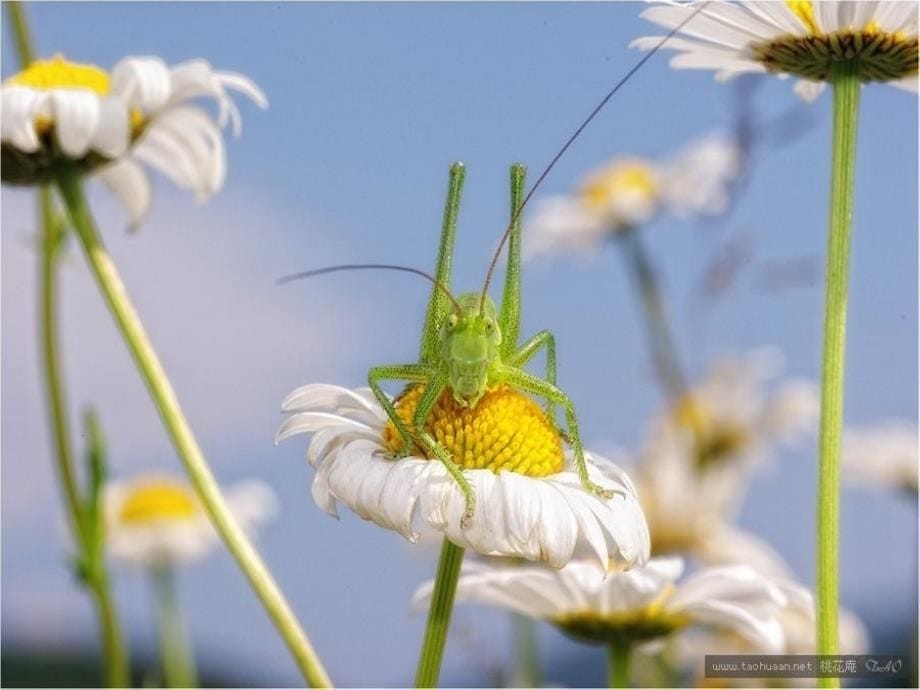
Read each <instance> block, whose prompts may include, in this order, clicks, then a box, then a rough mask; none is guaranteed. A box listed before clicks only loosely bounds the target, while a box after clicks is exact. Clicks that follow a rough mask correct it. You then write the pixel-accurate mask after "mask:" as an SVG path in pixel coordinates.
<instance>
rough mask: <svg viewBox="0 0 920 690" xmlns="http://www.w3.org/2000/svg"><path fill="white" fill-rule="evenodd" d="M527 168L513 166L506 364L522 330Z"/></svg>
mask: <svg viewBox="0 0 920 690" xmlns="http://www.w3.org/2000/svg"><path fill="white" fill-rule="evenodd" d="M526 176H527V168H526V167H525V166H524V165H522V164H520V163H515V164H514V165H512V166H511V173H510V177H511V219H512V221H513V222H512V224H511V235H510V237H509V238H508V263H507V269H506V271H505V287H504V290H503V292H502V304H501V311H500V312H499V322H498V325H499V328H500V329H501V333H502V344H501V346H500V349H499V352H500V353H501V355H502V359H503V360H504V361H507V360H508V359H509V358H510V357H511V355H512V354H513V353H514V351H515V350H516V349H517V342H518V336H519V335H520V331H521V216H520V213H519V210H520V208H521V203H523V201H524V184H525V180H526Z"/></svg>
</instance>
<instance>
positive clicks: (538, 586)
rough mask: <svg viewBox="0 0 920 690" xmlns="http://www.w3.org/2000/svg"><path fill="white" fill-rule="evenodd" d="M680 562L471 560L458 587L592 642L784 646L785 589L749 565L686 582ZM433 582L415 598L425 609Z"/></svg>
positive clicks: (463, 596)
mask: <svg viewBox="0 0 920 690" xmlns="http://www.w3.org/2000/svg"><path fill="white" fill-rule="evenodd" d="M683 570H684V563H683V561H682V560H681V559H680V558H653V559H651V560H650V561H649V562H648V563H647V564H646V565H645V566H644V567H636V568H633V569H631V570H626V571H622V570H617V569H614V570H610V571H605V570H604V569H601V568H598V567H597V565H596V564H595V563H593V562H585V561H572V562H571V563H569V564H568V565H567V566H565V567H564V568H562V569H560V570H550V569H548V568H543V567H539V566H531V565H526V566H507V565H494V564H484V563H478V562H468V563H466V564H465V565H464V566H463V570H462V571H461V575H460V579H459V581H458V583H457V595H456V600H457V601H473V602H477V603H480V604H486V605H490V606H497V607H499V608H504V609H509V610H511V611H514V612H516V613H519V614H521V615H524V616H529V617H532V618H537V619H540V620H545V621H547V622H550V623H552V624H553V625H555V626H557V627H558V628H560V629H561V630H562V631H564V632H566V633H567V634H570V635H572V636H574V637H577V638H579V639H582V640H586V641H588V642H596V643H607V642H611V641H614V640H617V641H622V640H627V641H629V642H632V643H639V644H643V643H650V642H653V641H660V640H661V639H662V638H666V637H668V636H670V635H673V634H675V633H679V632H682V631H684V630H687V629H689V628H692V627H696V626H704V627H713V628H716V629H719V630H728V631H731V632H732V633H734V634H736V635H739V636H741V637H742V638H744V639H746V640H748V641H750V643H751V644H754V645H757V646H758V647H762V648H766V649H772V650H776V651H777V652H778V651H779V650H780V649H782V647H783V642H784V640H783V633H782V629H781V627H780V625H779V622H778V620H777V618H776V612H777V611H778V610H779V609H780V608H781V607H782V606H784V605H785V604H786V599H785V596H784V595H783V593H782V591H781V590H780V589H779V588H778V587H776V586H774V585H773V584H772V583H771V582H770V581H769V580H768V579H766V578H764V577H763V576H761V575H759V574H758V573H757V572H756V571H755V570H754V569H753V568H749V567H746V566H726V567H722V568H707V569H704V570H700V571H697V572H695V573H693V574H692V575H689V576H688V577H686V578H685V579H683V580H682V581H680V580H681V575H682V574H683ZM432 588H433V583H431V582H429V583H427V584H425V585H423V586H422V587H421V588H419V590H418V591H417V592H416V593H415V597H414V598H413V605H414V606H415V607H417V608H421V606H422V605H424V604H425V603H426V602H427V600H428V599H429V598H430V597H431V592H432Z"/></svg>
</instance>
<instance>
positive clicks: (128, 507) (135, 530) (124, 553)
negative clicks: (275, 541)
mask: <svg viewBox="0 0 920 690" xmlns="http://www.w3.org/2000/svg"><path fill="white" fill-rule="evenodd" d="M225 496H226V499H227V504H228V506H229V507H230V510H231V511H232V512H233V515H234V517H235V518H236V519H237V521H238V522H239V524H240V526H241V527H242V528H243V529H244V530H245V531H247V532H253V531H254V530H255V528H256V527H257V526H258V525H260V524H261V523H263V522H266V521H267V520H269V519H271V518H272V517H273V516H274V515H275V513H276V512H277V501H276V499H275V495H274V494H273V493H272V491H271V489H270V488H269V487H268V486H266V485H265V484H263V483H262V482H259V481H245V482H241V483H239V484H236V485H234V486H231V487H228V488H227V489H226V491H225ZM103 510H104V515H105V530H106V540H105V541H106V547H107V548H108V550H109V553H111V555H112V556H113V557H114V558H116V559H118V560H120V561H122V562H124V563H127V564H129V565H135V566H144V567H156V566H165V565H171V564H177V563H186V562H190V561H194V560H198V559H200V558H202V557H203V556H205V555H206V554H207V553H209V552H210V551H211V550H213V549H215V548H216V547H218V546H219V544H220V540H219V538H218V535H217V533H216V532H215V531H214V527H213V526H212V525H211V521H210V520H209V519H208V516H207V514H206V513H205V510H204V507H203V506H202V505H201V502H200V501H199V500H198V497H197V496H196V495H195V492H194V491H193V490H192V488H191V487H190V486H189V485H188V484H187V483H186V482H185V481H183V480H182V479H180V478H178V477H174V476H172V475H168V474H146V475H141V476H138V477H134V478H133V479H130V480H124V481H112V482H110V483H109V484H107V485H106V487H105V494H104V498H103Z"/></svg>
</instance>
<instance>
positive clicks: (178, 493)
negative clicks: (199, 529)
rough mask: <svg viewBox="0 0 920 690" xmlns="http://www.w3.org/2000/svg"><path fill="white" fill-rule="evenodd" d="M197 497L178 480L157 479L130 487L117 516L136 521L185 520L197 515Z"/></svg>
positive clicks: (138, 522)
mask: <svg viewBox="0 0 920 690" xmlns="http://www.w3.org/2000/svg"><path fill="white" fill-rule="evenodd" d="M198 512H199V504H198V500H197V498H196V497H195V496H194V495H193V494H192V493H191V491H189V490H188V489H187V488H186V487H185V486H183V485H182V484H179V483H177V482H171V481H169V480H163V479H158V480H155V481H149V482H145V483H144V484H142V485H140V486H138V487H136V488H134V489H132V490H131V491H130V493H129V494H128V495H127V497H126V498H125V501H124V503H122V505H121V509H120V510H119V511H118V518H119V520H121V522H124V523H128V524H133V525H139V524H144V523H151V522H158V521H161V520H187V519H189V518H194V517H196V516H197V515H198Z"/></svg>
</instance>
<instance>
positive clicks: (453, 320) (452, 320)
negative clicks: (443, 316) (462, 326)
mask: <svg viewBox="0 0 920 690" xmlns="http://www.w3.org/2000/svg"><path fill="white" fill-rule="evenodd" d="M456 327H457V315H456V314H451V315H450V316H448V317H447V330H449V331H452V330H453V329H455V328H456Z"/></svg>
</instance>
